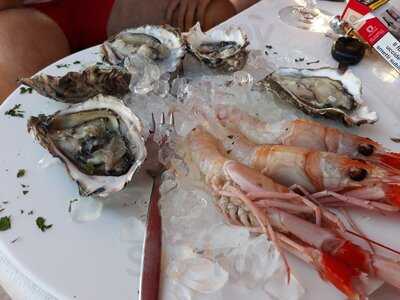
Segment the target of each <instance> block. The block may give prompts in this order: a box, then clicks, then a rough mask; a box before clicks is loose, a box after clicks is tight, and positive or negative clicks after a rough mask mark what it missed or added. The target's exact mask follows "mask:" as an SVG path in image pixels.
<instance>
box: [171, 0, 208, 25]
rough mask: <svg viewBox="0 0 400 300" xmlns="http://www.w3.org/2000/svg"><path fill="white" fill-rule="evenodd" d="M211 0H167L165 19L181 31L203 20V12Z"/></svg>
mask: <svg viewBox="0 0 400 300" xmlns="http://www.w3.org/2000/svg"><path fill="white" fill-rule="evenodd" d="M211 1H212V0H169V3H168V7H167V12H166V21H167V23H168V24H171V25H173V26H175V27H178V28H180V29H181V30H182V31H189V29H190V28H191V27H192V26H193V25H194V24H195V23H196V22H200V23H201V24H203V23H204V22H205V13H206V11H207V7H208V5H209V4H210V2H211Z"/></svg>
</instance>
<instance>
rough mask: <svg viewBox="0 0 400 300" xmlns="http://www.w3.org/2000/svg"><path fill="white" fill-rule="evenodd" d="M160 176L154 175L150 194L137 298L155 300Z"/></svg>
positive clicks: (158, 255)
mask: <svg viewBox="0 0 400 300" xmlns="http://www.w3.org/2000/svg"><path fill="white" fill-rule="evenodd" d="M160 184H161V177H160V176H156V177H155V179H154V183H153V188H152V191H151V196H150V204H149V210H148V215H147V226H146V238H145V241H144V246H143V261H142V276H141V281H140V290H139V300H157V299H158V293H159V287H160V269H161V235H162V232H161V216H160V211H159V208H158V200H159V199H160Z"/></svg>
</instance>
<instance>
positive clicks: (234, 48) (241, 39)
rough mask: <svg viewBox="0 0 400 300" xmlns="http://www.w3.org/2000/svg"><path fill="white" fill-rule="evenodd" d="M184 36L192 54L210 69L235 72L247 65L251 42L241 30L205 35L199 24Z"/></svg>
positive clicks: (214, 32) (217, 31) (216, 31)
mask: <svg viewBox="0 0 400 300" xmlns="http://www.w3.org/2000/svg"><path fill="white" fill-rule="evenodd" d="M184 35H185V39H186V41H187V43H188V45H189V49H190V52H191V53H193V54H194V56H195V57H196V58H197V59H199V60H200V61H202V62H203V63H205V64H206V65H208V66H209V67H210V68H219V69H222V70H224V71H228V72H233V71H238V70H241V69H242V68H243V67H244V65H245V64H246V61H247V56H248V52H247V51H246V47H247V45H248V44H249V42H248V40H247V37H246V35H245V34H244V33H243V32H242V30H240V29H239V28H236V29H229V30H226V31H225V30H221V29H218V30H212V31H211V32H210V33H204V32H203V31H202V30H201V27H200V24H199V23H197V24H196V25H195V26H194V27H193V28H192V29H191V30H190V31H189V32H188V33H186V34H184Z"/></svg>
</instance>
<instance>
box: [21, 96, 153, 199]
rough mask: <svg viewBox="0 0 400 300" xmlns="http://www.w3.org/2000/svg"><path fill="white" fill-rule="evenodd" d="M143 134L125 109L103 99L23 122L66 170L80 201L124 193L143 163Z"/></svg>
mask: <svg viewBox="0 0 400 300" xmlns="http://www.w3.org/2000/svg"><path fill="white" fill-rule="evenodd" d="M142 130H143V127H142V123H141V121H140V120H139V118H138V117H137V116H136V115H135V114H134V113H133V112H132V111H131V110H130V109H129V108H127V107H126V106H124V105H123V104H122V103H121V102H120V101H119V100H118V99H117V98H114V97H103V96H98V97H96V98H93V99H90V100H87V101H86V102H83V103H81V104H75V105H72V106H70V107H69V108H67V109H65V110H61V111H58V112H56V113H55V114H53V115H50V116H45V115H39V116H38V117H31V118H30V119H29V121H28V131H29V132H31V133H32V134H33V136H34V137H35V138H36V139H37V140H38V141H39V143H40V144H41V145H42V146H43V147H44V148H46V149H47V150H48V151H49V152H50V153H51V154H52V155H53V156H55V157H58V158H59V159H60V160H61V161H62V162H63V163H64V164H65V166H66V168H67V171H68V173H69V175H70V176H71V177H72V179H74V180H75V181H76V182H77V183H78V185H79V192H80V194H81V195H82V196H88V195H98V196H101V197H106V196H107V195H109V194H110V193H111V192H117V191H120V190H121V189H123V188H124V186H125V185H126V184H127V183H128V182H129V181H130V180H131V179H132V176H133V174H134V173H135V171H136V170H137V169H138V168H139V166H141V164H142V163H143V161H144V159H145V157H146V153H147V152H146V148H145V144H144V139H143V137H142Z"/></svg>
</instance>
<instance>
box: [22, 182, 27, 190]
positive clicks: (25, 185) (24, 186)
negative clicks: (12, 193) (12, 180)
mask: <svg viewBox="0 0 400 300" xmlns="http://www.w3.org/2000/svg"><path fill="white" fill-rule="evenodd" d="M21 186H22V187H23V188H24V189H26V188H28V187H29V185H27V184H23V183H21Z"/></svg>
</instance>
